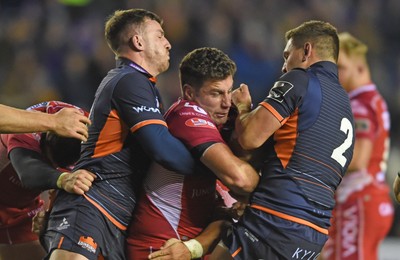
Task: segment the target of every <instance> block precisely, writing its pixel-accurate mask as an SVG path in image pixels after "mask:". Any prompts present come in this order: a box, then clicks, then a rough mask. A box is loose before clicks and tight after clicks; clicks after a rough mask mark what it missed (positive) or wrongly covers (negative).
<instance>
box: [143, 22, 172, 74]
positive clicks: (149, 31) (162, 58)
mask: <svg viewBox="0 0 400 260" xmlns="http://www.w3.org/2000/svg"><path fill="white" fill-rule="evenodd" d="M142 36H143V40H144V44H145V46H146V47H145V49H144V56H145V59H146V61H147V63H148V64H149V65H150V66H151V67H152V71H155V74H154V75H153V76H157V75H158V74H160V73H162V72H164V71H166V70H167V69H168V67H169V50H170V49H171V44H170V43H169V41H168V40H167V38H165V35H164V31H163V29H162V28H161V25H160V24H159V23H158V22H157V21H154V20H147V21H146V22H145V24H144V32H143V35H142Z"/></svg>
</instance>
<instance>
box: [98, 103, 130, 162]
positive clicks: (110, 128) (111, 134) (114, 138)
mask: <svg viewBox="0 0 400 260" xmlns="http://www.w3.org/2000/svg"><path fill="white" fill-rule="evenodd" d="M127 134H128V127H127V126H126V125H125V124H124V123H123V122H122V120H120V118H119V115H118V113H117V111H116V110H115V109H113V110H111V112H110V114H109V115H108V118H107V121H106V123H105V125H104V127H103V129H102V130H101V132H100V134H99V139H98V140H97V142H96V148H95V149H94V154H93V156H92V157H93V158H98V157H103V156H106V155H109V154H112V153H116V152H119V151H121V149H122V146H123V144H124V143H123V142H124V139H125V137H126V135H127Z"/></svg>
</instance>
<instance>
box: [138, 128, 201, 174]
mask: <svg viewBox="0 0 400 260" xmlns="http://www.w3.org/2000/svg"><path fill="white" fill-rule="evenodd" d="M135 135H136V139H137V140H138V141H139V142H140V144H141V146H142V147H143V149H145V152H146V154H148V155H149V156H150V157H151V158H152V159H153V160H155V161H156V162H157V163H159V164H160V165H162V166H163V167H164V168H166V169H168V170H172V171H175V172H178V173H181V174H192V173H194V164H195V163H194V159H193V157H192V155H191V154H190V152H189V150H188V149H187V148H186V147H185V146H184V145H183V143H182V142H181V141H179V140H178V139H177V138H175V137H174V136H172V135H171V133H170V132H169V131H168V128H167V127H166V126H164V125H161V124H149V125H146V126H143V127H141V128H140V129H139V130H137V131H136V132H135Z"/></svg>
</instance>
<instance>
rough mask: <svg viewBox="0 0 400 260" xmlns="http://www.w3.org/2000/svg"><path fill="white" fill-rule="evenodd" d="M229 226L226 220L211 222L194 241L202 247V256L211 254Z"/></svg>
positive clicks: (229, 223)
mask: <svg viewBox="0 0 400 260" xmlns="http://www.w3.org/2000/svg"><path fill="white" fill-rule="evenodd" d="M230 225H231V222H229V221H226V220H216V221H213V222H211V223H210V224H209V225H208V226H207V227H206V228H205V229H204V230H203V232H201V233H200V235H198V236H197V237H196V238H195V239H196V240H197V241H198V242H199V243H200V244H201V246H202V247H203V252H204V253H203V255H205V254H207V253H211V252H212V250H214V248H215V246H216V245H217V244H218V242H219V241H220V239H221V234H223V233H224V231H225V230H226V229H227V228H228V227H229V226H230Z"/></svg>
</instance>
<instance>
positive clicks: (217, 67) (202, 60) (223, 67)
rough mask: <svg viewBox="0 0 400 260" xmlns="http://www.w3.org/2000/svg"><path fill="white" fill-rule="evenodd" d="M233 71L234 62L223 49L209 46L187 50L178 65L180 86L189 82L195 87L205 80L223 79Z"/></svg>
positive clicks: (234, 71)
mask: <svg viewBox="0 0 400 260" xmlns="http://www.w3.org/2000/svg"><path fill="white" fill-rule="evenodd" d="M235 73H236V64H235V62H234V61H232V60H231V59H230V58H229V57H228V55H226V54H225V53H224V52H223V51H221V50H219V49H216V48H210V47H203V48H198V49H195V50H193V51H191V52H189V53H188V54H187V55H186V56H185V57H184V58H183V59H182V61H181V64H180V66H179V76H180V80H181V86H182V87H183V86H184V85H185V84H189V85H191V86H192V87H194V88H196V89H199V88H200V87H201V86H202V85H203V84H204V82H206V81H218V80H224V79H226V78H227V77H228V76H232V77H233V76H234V74H235Z"/></svg>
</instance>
